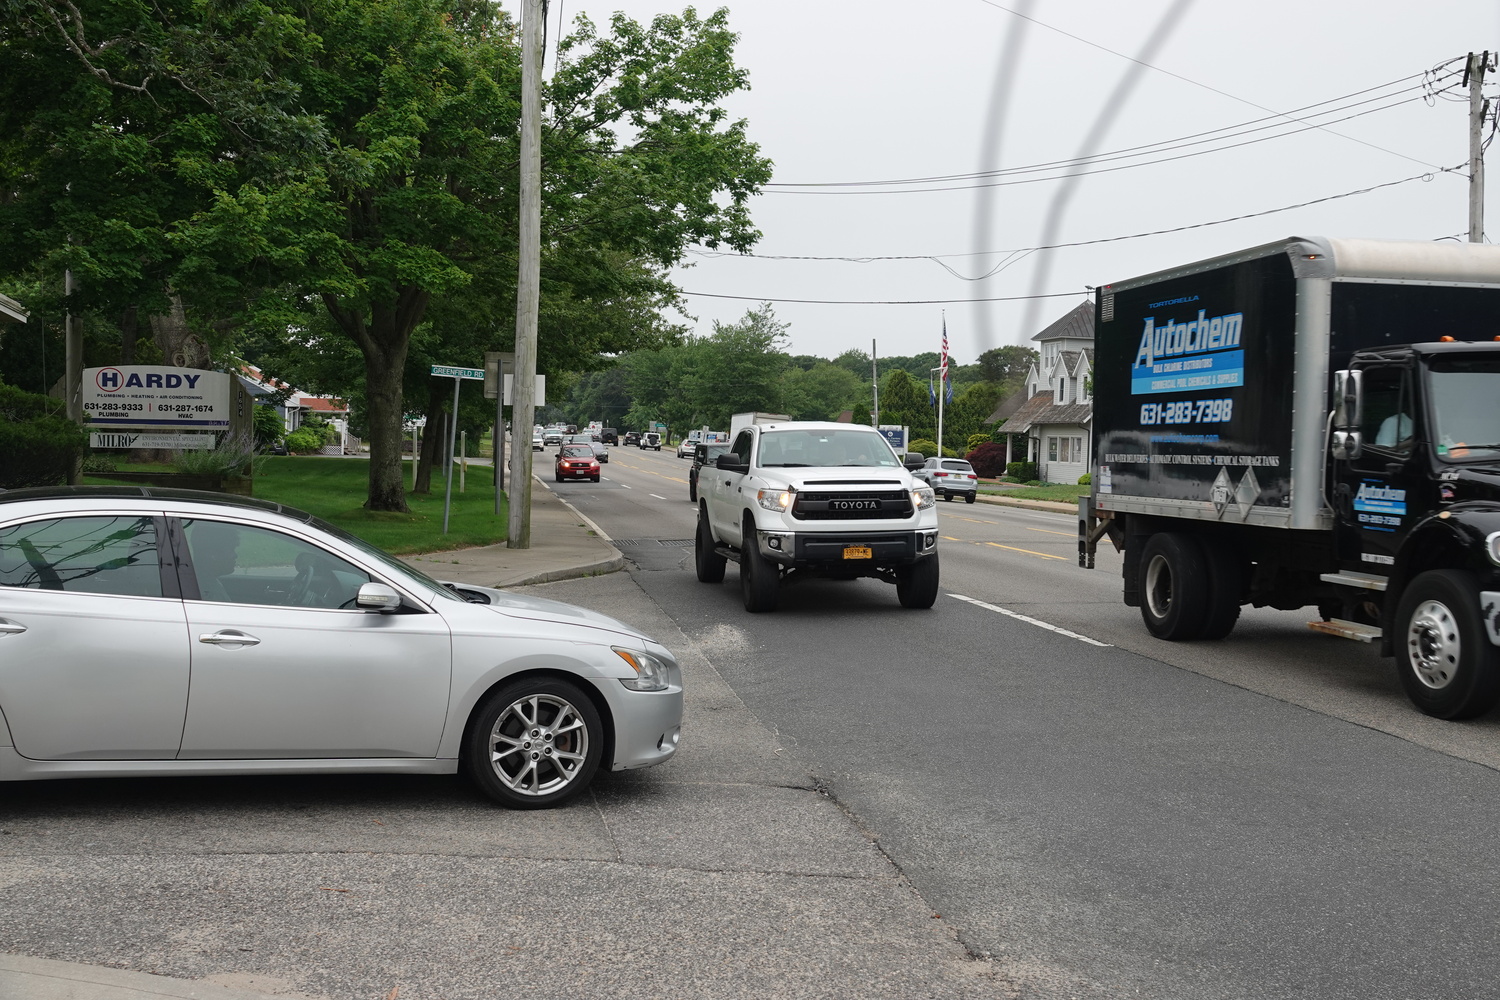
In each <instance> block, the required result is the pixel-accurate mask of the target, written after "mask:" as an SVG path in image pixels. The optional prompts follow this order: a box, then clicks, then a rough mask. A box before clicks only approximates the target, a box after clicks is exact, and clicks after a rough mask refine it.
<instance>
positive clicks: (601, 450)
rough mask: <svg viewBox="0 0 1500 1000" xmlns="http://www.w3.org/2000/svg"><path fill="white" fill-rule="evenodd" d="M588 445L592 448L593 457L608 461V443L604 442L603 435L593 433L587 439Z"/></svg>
mask: <svg viewBox="0 0 1500 1000" xmlns="http://www.w3.org/2000/svg"><path fill="white" fill-rule="evenodd" d="M589 445H590V446H591V447H592V448H593V449H594V457H595V458H597V459H598V460H599V461H600V462H601V463H602V462H608V461H609V445H607V444H605V443H604V437H603V435H600V434H595V435H593V436H592V438H591V439H590V440H589Z"/></svg>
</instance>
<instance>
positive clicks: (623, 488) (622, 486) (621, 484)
mask: <svg viewBox="0 0 1500 1000" xmlns="http://www.w3.org/2000/svg"><path fill="white" fill-rule="evenodd" d="M610 482H612V483H613V482H615V480H613V479H611V480H610ZM619 486H620V489H622V490H628V489H633V488H634V487H631V486H626V485H625V484H624V483H620V484H619Z"/></svg>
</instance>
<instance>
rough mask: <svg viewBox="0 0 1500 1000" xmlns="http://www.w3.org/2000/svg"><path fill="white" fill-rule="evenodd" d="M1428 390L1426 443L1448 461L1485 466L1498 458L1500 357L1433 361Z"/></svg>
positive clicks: (1499, 444)
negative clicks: (1429, 415)
mask: <svg viewBox="0 0 1500 1000" xmlns="http://www.w3.org/2000/svg"><path fill="white" fill-rule="evenodd" d="M1428 379H1429V380H1430V383H1431V386H1432V419H1433V429H1432V440H1433V448H1434V450H1435V451H1436V452H1437V454H1438V457H1439V458H1441V459H1443V460H1445V461H1448V462H1487V463H1493V462H1495V461H1496V459H1497V458H1500V406H1496V405H1495V400H1497V399H1500V358H1496V357H1494V356H1492V355H1491V356H1485V357H1462V356H1458V357H1435V358H1433V359H1432V360H1431V362H1430V365H1429V367H1428Z"/></svg>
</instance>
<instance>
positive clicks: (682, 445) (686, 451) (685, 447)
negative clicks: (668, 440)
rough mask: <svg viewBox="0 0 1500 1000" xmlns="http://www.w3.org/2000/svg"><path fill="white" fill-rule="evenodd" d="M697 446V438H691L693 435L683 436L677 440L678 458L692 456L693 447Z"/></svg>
mask: <svg viewBox="0 0 1500 1000" xmlns="http://www.w3.org/2000/svg"><path fill="white" fill-rule="evenodd" d="M697 446H698V439H697V438H693V437H685V438H683V439H682V440H681V441H678V442H677V457H678V458H692V457H693V449H694V448H696V447H697Z"/></svg>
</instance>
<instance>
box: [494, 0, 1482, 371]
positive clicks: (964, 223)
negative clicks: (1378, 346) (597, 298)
mask: <svg viewBox="0 0 1500 1000" xmlns="http://www.w3.org/2000/svg"><path fill="white" fill-rule="evenodd" d="M505 6H506V7H507V8H509V9H511V10H512V11H513V12H518V10H519V7H518V4H517V2H516V0H506V2H505ZM683 6H685V5H684V4H679V5H673V4H671V3H669V2H667V0H602V2H599V0H552V7H551V20H552V22H553V23H552V25H551V30H550V31H549V35H550V36H551V37H552V38H555V37H556V34H555V33H556V30H557V19H558V17H559V15H560V16H561V17H562V18H564V19H566V20H568V21H569V22H571V21H572V19H573V18H574V17H575V16H576V15H578V14H580V13H587V14H588V15H589V17H590V18H592V19H593V20H594V21H595V23H596V24H598V25H600V26H601V27H603V26H604V25H605V24H607V22H608V19H609V16H610V15H611V13H613V12H614V11H617V10H618V11H623V12H624V13H626V14H627V15H629V16H631V17H634V18H636V19H638V20H642V21H649V19H650V18H651V17H653V16H654V15H656V14H658V13H666V12H680V11H681V10H682V8H683ZM717 6H719V5H716V4H700V5H698V8H699V10H700V12H703V13H707V12H708V11H711V10H713V9H715V8H716V7H717ZM729 9H730V22H731V25H732V26H733V28H734V29H735V30H736V31H738V32H739V34H740V44H739V47H738V50H737V58H738V62H739V64H740V65H741V66H743V67H745V68H747V69H748V70H749V73H750V81H751V87H752V89H751V90H750V91H749V92H747V93H743V94H739V95H736V96H735V97H734V98H733V99H732V100H731V101H730V102H729V110H730V112H731V113H732V114H733V115H735V116H736V117H740V118H744V119H746V120H747V121H748V123H749V134H750V136H751V138H752V139H753V140H754V141H756V142H758V143H759V144H760V146H761V149H762V151H763V152H764V154H765V155H767V156H769V157H770V158H771V159H772V160H773V161H774V162H775V172H774V176H773V178H772V180H773V183H774V184H776V185H815V184H839V183H847V182H868V181H890V180H901V179H908V178H927V177H944V176H949V175H955V174H972V173H974V172H976V171H979V170H981V169H996V168H998V169H1001V170H1014V169H1015V168H1024V167H1030V166H1036V165H1038V164H1046V163H1049V162H1050V161H1059V160H1068V159H1070V158H1073V157H1076V156H1078V155H1080V153H1082V152H1087V151H1089V150H1090V149H1091V150H1092V152H1094V153H1095V154H1101V155H1108V154H1111V153H1116V152H1119V151H1122V150H1127V149H1131V148H1133V147H1141V146H1148V145H1150V144H1156V143H1161V144H1164V145H1163V146H1161V147H1156V151H1155V152H1152V153H1151V155H1149V156H1136V157H1133V158H1126V159H1113V160H1108V161H1103V162H1096V163H1093V164H1092V165H1090V166H1087V167H1085V168H1083V169H1086V170H1090V171H1100V170H1103V169H1104V168H1115V167H1121V166H1125V165H1127V164H1139V163H1141V162H1142V160H1144V159H1151V160H1162V159H1164V158H1168V157H1176V159H1172V160H1171V161H1170V162H1159V163H1154V164H1149V165H1138V166H1132V167H1130V168H1129V169H1114V170H1109V171H1107V172H1098V173H1094V174H1092V175H1091V176H1083V177H1078V178H1075V179H1073V180H1071V181H1065V180H1060V179H1057V178H1058V177H1059V174H1061V173H1065V172H1069V171H1060V170H1058V169H1056V168H1053V169H1049V170H1045V171H1041V172H1033V173H1025V174H1015V173H1013V174H1010V175H1009V176H1006V177H994V178H991V179H990V180H989V183H993V182H994V181H996V180H1006V181H1016V180H1022V179H1034V178H1044V179H1042V180H1039V181H1037V182H1035V183H1024V184H1014V183H1009V184H1007V185H1006V186H999V187H991V188H988V189H987V190H979V189H976V188H974V187H973V185H974V184H976V183H978V182H976V181H975V180H972V179H957V180H946V181H938V182H929V183H919V184H912V185H896V186H887V187H883V188H881V187H874V188H870V187H864V188H861V187H822V188H818V187H774V186H773V187H770V188H768V189H767V191H766V193H764V194H762V195H761V196H759V197H757V198H756V199H755V200H754V202H753V204H752V206H751V207H752V214H753V217H754V219H755V222H756V224H757V225H758V227H759V228H760V230H761V232H762V233H763V234H764V237H763V238H762V240H761V241H760V244H759V245H758V246H757V247H756V249H755V253H756V254H758V255H764V256H763V257H756V258H744V257H740V256H739V255H733V256H729V257H723V256H698V255H694V256H693V257H692V258H691V259H692V261H693V265H692V266H691V267H688V268H683V269H681V270H679V271H678V272H676V273H675V274H674V277H675V279H676V280H677V282H678V284H679V285H680V286H681V287H682V288H684V289H686V290H687V291H689V292H691V293H694V294H693V295H691V296H690V298H689V302H690V309H691V312H692V313H693V317H694V320H695V322H694V326H695V328H696V330H697V331H698V332H700V333H707V332H709V331H710V330H711V328H712V322H713V321H714V320H724V321H730V320H734V319H737V318H739V317H740V316H742V315H743V314H744V312H745V310H746V309H747V308H751V307H753V306H754V305H755V303H756V301H759V300H762V299H765V300H771V301H772V302H773V303H774V304H775V310H776V315H777V316H778V317H779V318H780V319H782V320H783V321H785V322H787V323H789V324H790V331H789V334H790V338H791V343H790V349H791V351H792V352H793V353H797V354H814V355H818V356H821V357H829V358H831V357H833V356H835V355H837V354H839V353H841V352H843V351H845V350H848V349H850V348H855V349H859V350H862V351H866V352H868V351H869V350H870V347H871V342H872V340H873V341H874V342H875V343H876V349H877V351H878V352H879V354H880V355H882V356H890V355H909V354H914V353H917V352H920V351H925V350H933V351H935V350H937V349H938V345H939V341H940V336H941V325H942V321H943V313H944V310H946V315H947V325H948V334H949V340H950V345H951V350H952V352H953V354H954V356H955V359H956V360H957V361H958V362H959V363H969V362H972V361H973V360H974V359H975V357H976V356H977V355H978V354H979V353H980V352H981V351H983V350H985V349H987V348H989V347H995V346H1001V345H1004V344H1013V343H1024V342H1029V340H1030V338H1031V336H1032V335H1033V334H1034V333H1036V332H1037V331H1038V330H1039V329H1041V328H1042V327H1043V326H1045V325H1046V324H1047V323H1049V322H1051V321H1052V320H1053V319H1055V318H1057V317H1058V316H1060V315H1062V314H1063V313H1065V312H1067V311H1068V310H1069V309H1070V308H1072V307H1073V306H1074V305H1075V304H1076V303H1077V302H1079V301H1082V300H1083V298H1084V296H1085V295H1086V287H1085V286H1091V285H1099V284H1105V283H1108V282H1111V281H1118V280H1121V279H1124V278H1129V277H1132V276H1135V275H1139V274H1144V273H1148V272H1150V271H1154V270H1157V269H1160V268H1163V267H1168V266H1172V265H1176V264H1182V263H1187V262H1190V261H1193V260H1197V259H1201V258H1204V257H1209V256H1213V255H1216V254H1220V253H1227V252H1230V251H1233V250H1237V249H1243V248H1246V247H1251V246H1255V245H1258V244H1261V243H1265V242H1270V241H1273V240H1277V239H1280V238H1282V237H1286V236H1291V235H1320V236H1366V237H1379V238H1392V239H1418V240H1431V239H1439V238H1443V237H1458V238H1460V239H1462V238H1464V237H1465V235H1466V233H1467V229H1468V180H1467V177H1466V175H1463V174H1459V173H1443V172H1441V170H1440V168H1453V167H1458V168H1460V169H1461V170H1465V171H1466V168H1467V159H1468V103H1467V93H1466V92H1465V91H1461V90H1459V89H1458V88H1459V83H1460V82H1461V81H1460V77H1452V78H1450V79H1445V80H1442V81H1441V82H1439V83H1438V86H1439V87H1448V88H1451V90H1450V92H1449V93H1448V94H1447V95H1446V99H1445V98H1443V97H1438V98H1433V99H1423V93H1424V91H1423V83H1424V80H1423V76H1422V74H1423V73H1424V72H1425V71H1429V70H1433V69H1434V68H1436V67H1438V66H1440V65H1441V64H1443V63H1445V62H1448V61H1449V60H1453V59H1455V58H1459V57H1462V56H1464V55H1465V54H1466V53H1468V52H1469V51H1471V50H1473V51H1479V50H1483V49H1490V50H1492V51H1493V50H1495V49H1500V3H1496V0H1422V2H1419V3H1417V2H1412V0H1316V2H1311V3H1309V2H1307V0H1298V2H1292V0H1255V2H1253V3H1230V2H1226V0H1196V2H1194V0H1140V2H1133V3H1121V2H1119V0H1113V2H1104V0H942V2H936V3H933V2H929V3H911V2H902V3H897V2H894V0H737V2H735V3H732V4H730V5H729ZM1018 11H1020V12H1029V14H1030V16H1031V17H1032V18H1033V19H1034V20H1032V21H1026V20H1024V19H1022V18H1020V17H1018V16H1017V14H1016V13H1015V12H1018ZM1174 15H1175V17H1174ZM1022 26H1024V32H1023V33H1022V34H1021V35H1019V36H1015V35H1012V34H1011V33H1012V32H1016V31H1017V30H1018V29H1019V28H1021V27H1022ZM1070 36H1073V37H1070ZM1007 47H1011V48H1015V49H1017V50H1018V52H1019V56H1018V58H1017V59H1016V60H1014V61H1013V62H1007V61H1006V60H1004V59H1003V53H1004V52H1005V51H1006V50H1007ZM1110 50H1112V51H1110ZM1115 53H1118V54H1115ZM1129 57H1135V58H1142V59H1143V60H1144V61H1146V62H1149V63H1150V64H1151V66H1152V67H1155V68H1151V69H1144V70H1143V69H1142V68H1141V67H1139V66H1138V65H1137V64H1136V63H1133V62H1132V61H1131V58H1129ZM548 58H549V61H550V59H551V53H550V52H549V54H548ZM1002 63H1004V64H1005V65H1004V66H1002ZM1462 68H1463V67H1462V62H1461V61H1459V62H1454V63H1452V64H1451V65H1450V66H1449V67H1448V70H1449V71H1453V70H1457V71H1459V73H1460V74H1461V72H1462ZM1007 74H1008V75H1009V78H1010V86H1009V87H1008V88H1005V89H1004V92H1003V96H1002V97H1001V98H999V99H997V96H996V90H997V80H1003V79H1004V78H1005V76H1006V75H1007ZM1497 79H1500V74H1493V75H1491V77H1490V78H1489V80H1488V82H1487V84H1486V87H1485V91H1486V93H1487V94H1488V95H1490V96H1491V97H1493V96H1495V95H1496V94H1497V93H1500V86H1497V85H1496V81H1497ZM1351 95H1352V96H1351ZM1458 98H1462V100H1459V99H1458ZM1325 102H1327V103H1325ZM1313 105H1318V106H1319V107H1317V108H1312V110H1311V111H1308V110H1300V109H1308V108H1309V107H1310V106H1313ZM1317 111H1324V112H1326V113H1325V114H1324V115H1323V117H1312V118H1310V117H1309V116H1310V115H1311V114H1312V113H1313V112H1317ZM1278 112H1280V113H1291V114H1293V115H1295V117H1297V118H1302V119H1305V120H1307V122H1308V123H1314V122H1315V123H1319V124H1324V125H1326V129H1327V130H1326V131H1325V130H1322V129H1317V128H1308V126H1307V124H1300V125H1299V124H1297V123H1295V122H1290V121H1288V120H1287V119H1286V118H1282V117H1277V116H1276V115H1275V114H1274V113H1278ZM1350 116H1358V117H1352V118H1351V117H1350ZM1335 119H1348V120H1344V121H1335ZM1252 122H1254V124H1247V123H1252ZM997 124H998V127H997ZM987 125H989V126H990V127H989V128H988V129H987ZM1267 126H1275V127H1269V128H1268V127H1267ZM1247 129H1259V131H1253V132H1251V131H1247ZM1215 130H1223V131H1215ZM1202 133H1212V134H1209V135H1202ZM1334 133H1339V134H1334ZM1278 135H1280V136H1281V137H1274V136H1278ZM987 137H988V141H989V142H990V143H992V144H993V145H992V146H991V148H990V151H989V152H988V153H986V151H985V148H984V147H985V145H986V141H987ZM1187 137H1194V138H1193V139H1191V140H1189V141H1192V142H1195V143H1198V144H1196V145H1188V146H1183V145H1182V144H1181V142H1180V141H1179V140H1183V139H1185V138H1187ZM1205 139H1207V140H1212V141H1209V142H1203V141H1202V140H1205ZM1231 145H1234V146H1236V148H1223V149H1219V151H1212V150H1215V149H1216V148H1219V147H1226V146H1231ZM1169 146H1170V147H1171V148H1168V147H1169ZM1497 148H1500V147H1497ZM1184 154H1194V155H1184ZM1073 172H1076V171H1073ZM1423 175H1426V179H1417V180H1407V181H1405V183H1398V184H1393V183H1392V182H1398V181H1403V180H1405V179H1406V178H1413V177H1421V176H1423ZM1387 184H1391V185H1392V186H1390V187H1385V188H1382V189H1380V190H1376V191H1372V192H1370V193H1366V194H1357V195H1352V196H1349V197H1342V198H1339V197H1335V196H1339V195H1343V194H1346V193H1348V192H1353V191H1357V190H1360V189H1363V188H1369V187H1373V186H1376V185H1387ZM944 187H946V188H952V187H959V188H961V190H948V191H926V192H919V193H890V192H891V191H893V190H894V189H896V188H944ZM1488 188H1489V192H1490V193H1489V197H1488V198H1487V206H1486V208H1487V212H1486V214H1487V219H1488V226H1487V230H1488V232H1489V233H1491V234H1495V235H1494V236H1492V237H1491V238H1490V240H1489V241H1490V242H1494V241H1495V237H1496V236H1500V195H1497V194H1496V193H1495V192H1496V189H1497V188H1500V164H1497V163H1495V162H1494V160H1493V158H1492V159H1491V179H1490V183H1489V185H1488ZM871 191H873V192H877V193H863V192H871ZM797 192H817V193H797ZM827 192H862V193H827ZM1329 198H1332V199H1333V200H1327V201H1323V202H1321V203H1319V204H1312V205H1308V206H1306V207H1302V208H1295V209H1292V210H1290V211H1282V212H1274V213H1272V214H1265V215H1258V216H1256V217H1253V218H1246V219H1242V220H1239V221H1234V222H1224V223H1223V224H1218V225H1203V224H1204V223H1217V222H1220V220H1226V219H1231V218H1233V217H1236V216H1243V215H1250V214H1252V213H1264V212H1268V211H1269V210H1274V209H1280V208H1283V207H1286V206H1292V205H1297V204H1300V203H1304V202H1312V201H1315V200H1318V199H1329ZM986 200H987V202H988V204H987V205H986ZM1049 218H1050V219H1051V220H1052V222H1051V228H1052V229H1053V233H1052V236H1051V238H1050V239H1048V238H1047V230H1048V228H1049V221H1048V220H1049ZM981 219H985V220H988V222H987V225H985V224H982V222H981ZM1194 226H1197V227H1201V228H1192V229H1185V230H1184V231H1179V232H1172V233H1165V234H1162V235H1156V236H1143V237H1140V238H1134V239H1119V237H1130V236H1133V235H1135V234H1140V233H1147V232H1152V231H1155V230H1167V229H1179V228H1181V227H1194ZM976 240H978V241H980V242H979V244H978V245H976ZM1044 240H1045V242H1047V243H1049V244H1059V243H1081V242H1086V241H1095V240H1109V241H1111V242H1101V243H1097V244H1094V245H1092V246H1079V247H1067V248H1061V249H1056V250H1052V251H1044V252H1037V253H1032V254H1028V255H1025V256H1022V257H1021V258H1020V259H1018V260H1014V261H1011V258H1009V257H1007V255H1006V254H1004V253H998V252H992V253H987V254H985V255H983V256H963V255H968V254H972V253H973V252H974V251H976V250H984V251H1008V250H1025V249H1027V248H1031V247H1036V246H1038V245H1040V244H1042V243H1043V242H1044ZM923 255H932V256H934V257H938V258H939V261H940V262H939V261H935V260H930V259H914V260H891V261H871V262H866V263H857V262H850V261H836V260H776V259H765V258H767V257H853V258H866V257H891V256H896V257H900V256H908V257H910V256H916V257H921V256H923ZM1008 261H1010V262H1009V263H1008V266H1004V265H1006V264H1007V262H1008ZM943 265H946V267H945V266H943ZM997 266H1001V269H1000V270H998V272H997V273H995V274H994V275H993V276H992V277H990V278H988V279H986V280H981V281H976V280H965V279H966V278H973V277H976V276H979V275H982V274H984V273H986V272H988V271H990V270H992V269H995V268H996V267H997ZM949 269H951V270H952V271H953V272H956V275H955V274H953V273H950V272H949ZM1038 284H1040V286H1041V287H1040V288H1037V287H1035V286H1037V285H1038ZM1038 291H1039V292H1042V293H1064V295H1065V297H1062V298H1053V299H1043V300H1040V302H1039V303H1038V304H1036V305H1034V306H1032V308H1031V310H1030V311H1028V308H1027V303H1026V302H996V303H991V304H988V305H978V304H974V303H973V302H971V301H969V300H973V299H979V298H1006V297H1014V296H1026V295H1030V294H1033V292H1038ZM709 293H712V294H714V295H721V296H740V297H743V298H742V299H735V298H712V297H709ZM791 299H819V300H839V301H849V300H852V301H856V302H864V301H877V302H891V301H908V300H959V301H955V302H949V303H948V304H922V305H876V304H871V305H815V304H799V303H795V302H790V301H777V300H791ZM982 310H984V311H982Z"/></svg>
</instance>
